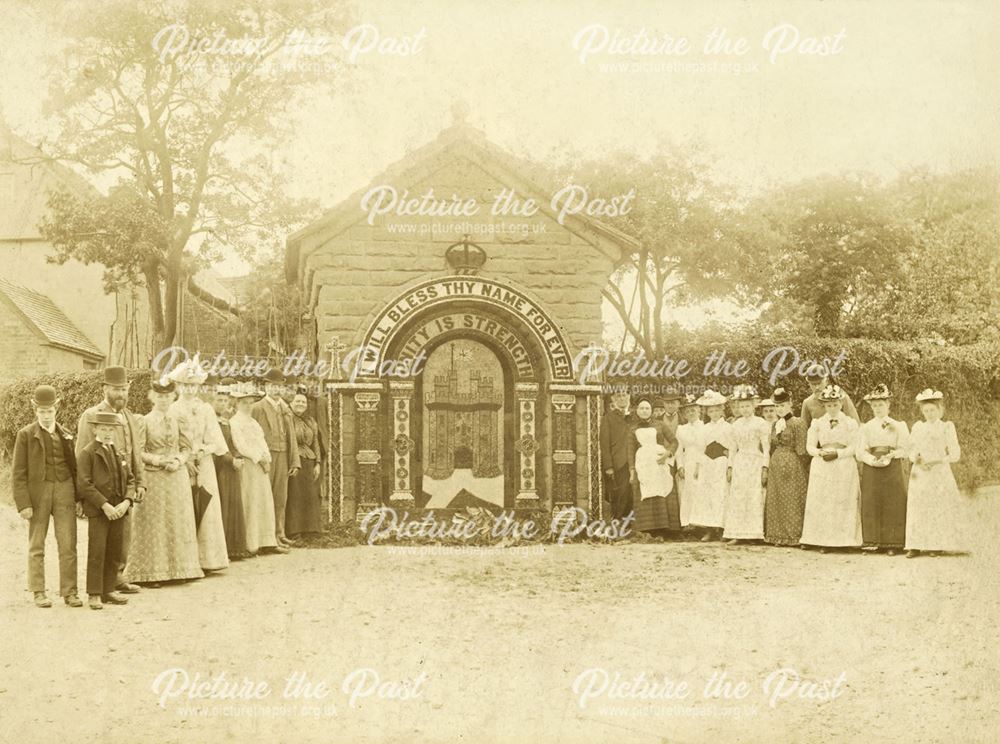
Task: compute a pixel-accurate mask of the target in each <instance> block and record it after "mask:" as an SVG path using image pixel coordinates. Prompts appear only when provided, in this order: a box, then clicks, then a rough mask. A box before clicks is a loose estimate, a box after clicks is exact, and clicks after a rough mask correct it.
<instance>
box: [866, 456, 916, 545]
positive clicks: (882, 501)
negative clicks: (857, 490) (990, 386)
mask: <svg viewBox="0 0 1000 744" xmlns="http://www.w3.org/2000/svg"><path fill="white" fill-rule="evenodd" d="M861 533H862V539H863V540H864V544H865V545H868V546H872V545H874V546H878V547H880V548H902V547H903V545H904V543H905V542H906V481H905V480H904V479H903V461H902V460H899V459H895V460H893V461H892V462H890V463H889V464H888V465H886V466H885V467H884V468H873V467H872V466H871V465H865V466H864V467H863V468H862V470H861Z"/></svg>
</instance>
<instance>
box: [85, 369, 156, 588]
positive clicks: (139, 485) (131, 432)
mask: <svg viewBox="0 0 1000 744" xmlns="http://www.w3.org/2000/svg"><path fill="white" fill-rule="evenodd" d="M127 403H128V378H127V377H126V375H125V368H124V367H107V368H106V369H105V370H104V400H102V401H101V402H100V403H98V404H97V405H96V406H91V407H90V408H88V409H87V410H86V411H84V412H83V415H82V416H80V423H79V425H78V426H77V429H76V456H77V458H79V457H80V452H81V450H83V448H84V447H86V446H87V445H88V444H90V443H91V442H92V441H94V427H93V424H92V423H91V420H92V419H93V417H94V414H97V413H113V414H115V415H116V416H117V417H118V421H119V423H120V424H121V426H119V427H116V429H115V434H114V438H115V439H114V441H115V448H116V449H117V450H118V452H119V453H120V454H122V455H124V456H125V462H126V464H127V465H128V467H129V469H130V470H131V471H132V477H133V478H135V501H136V503H137V504H138V503H140V502H141V501H142V497H143V496H144V495H145V493H146V469H145V467H144V466H143V463H142V446H143V440H144V439H145V435H144V433H143V430H142V425H143V419H142V417H141V416H136V415H135V414H133V413H132V412H131V411H130V410H128V408H126V405H127ZM123 519H124V521H123V522H122V549H121V558H120V560H119V564H120V565H119V566H118V583H117V585H116V588H117V590H118V591H120V592H122V593H124V594H137V593H138V592H139V587H138V586H136V585H135V584H127V583H125V580H124V579H123V578H122V572H123V571H124V570H125V563H126V562H127V561H128V546H129V542H130V541H131V539H132V529H131V527H132V520H131V519H130V517H129V515H127V514H126V515H125V517H124V518H123Z"/></svg>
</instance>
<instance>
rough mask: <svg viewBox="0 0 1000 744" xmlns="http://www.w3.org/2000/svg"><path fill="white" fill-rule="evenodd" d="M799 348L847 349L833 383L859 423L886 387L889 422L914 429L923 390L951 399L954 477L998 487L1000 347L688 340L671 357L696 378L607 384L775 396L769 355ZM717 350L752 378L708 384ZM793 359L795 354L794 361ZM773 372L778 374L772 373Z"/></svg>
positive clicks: (803, 387) (798, 396) (815, 353)
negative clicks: (873, 394)
mask: <svg viewBox="0 0 1000 744" xmlns="http://www.w3.org/2000/svg"><path fill="white" fill-rule="evenodd" d="M780 347H789V348H794V349H795V350H796V351H797V353H798V355H799V357H800V359H802V360H806V359H813V360H817V361H822V360H826V359H833V358H834V357H836V356H837V354H838V353H839V352H840V351H841V350H843V351H844V352H846V360H845V362H844V363H843V365H842V371H841V374H840V376H839V377H835V378H834V382H836V383H837V384H838V385H840V386H841V387H843V388H844V389H845V390H846V391H847V392H848V393H849V394H850V396H851V398H852V399H853V400H854V402H855V403H856V404H857V408H858V413H859V414H860V415H861V420H862V421H865V420H867V419H869V418H871V410H870V409H869V407H868V406H867V405H866V404H865V403H864V402H863V400H862V399H863V397H864V395H865V393H867V392H868V391H870V390H871V389H872V388H873V387H874V386H875V385H877V384H878V383H880V382H884V383H885V384H887V385H888V386H889V389H890V390H891V391H892V394H893V399H892V408H891V410H890V415H891V416H893V417H894V418H897V419H901V420H903V421H906V423H907V424H908V425H909V426H910V428H911V429H912V428H913V424H914V422H916V421H918V420H921V419H922V417H921V416H920V411H919V410H918V409H917V406H916V403H915V402H914V397H915V396H916V394H917V393H918V392H920V391H921V390H923V389H925V388H934V389H935V390H940V391H941V392H943V393H944V395H945V409H944V418H945V419H946V420H951V421H954V422H955V426H956V428H957V430H958V439H959V443H960V444H961V446H962V459H961V461H960V462H958V463H957V464H955V465H954V472H955V477H956V479H957V480H958V483H959V485H960V486H961V487H962V488H965V489H973V488H977V487H979V486H982V485H987V484H991V483H998V482H1000V345H997V344H996V343H982V344H976V345H973V346H935V345H933V344H921V343H915V342H914V343H909V342H885V341H873V340H869V339H831V338H816V337H803V338H789V337H787V336H786V337H775V336H769V335H759V336H751V337H748V336H734V337H732V338H727V339H726V340H724V341H721V340H720V341H718V342H714V343H707V344H706V343H704V342H701V343H699V342H698V340H697V338H692V339H685V340H683V341H680V342H678V343H675V344H673V345H672V346H671V348H670V351H669V353H668V356H669V357H670V358H671V359H673V360H680V359H685V360H687V361H688V362H689V364H690V366H691V368H692V371H691V372H690V374H688V375H687V376H685V377H684V378H682V379H679V380H678V379H676V378H663V377H660V378H657V379H649V378H638V377H627V376H618V377H608V378H607V381H608V382H609V383H611V384H628V385H629V386H632V387H633V388H635V387H638V386H641V385H644V384H645V385H648V384H650V383H652V384H653V386H654V389H655V388H656V387H659V388H660V389H664V388H665V387H666V386H668V385H670V384H671V383H674V384H676V385H677V386H678V387H680V388H681V389H682V391H684V392H691V393H696V394H697V393H700V392H701V391H702V390H704V389H705V388H712V389H715V390H718V391H719V392H722V393H724V394H725V393H728V392H729V391H730V390H731V389H732V387H733V385H737V384H751V385H754V386H755V387H756V388H757V390H758V391H759V392H760V393H761V397H767V396H768V395H770V393H771V391H772V389H773V387H774V386H773V385H772V384H771V381H770V379H768V375H767V374H765V372H764V370H763V361H764V359H765V357H766V356H767V355H768V354H769V353H770V352H771V350H773V349H776V348H780ZM713 351H716V352H719V351H724V352H725V355H726V357H727V358H728V359H731V360H734V361H735V360H739V359H744V360H746V362H747V363H748V366H749V372H748V373H747V374H746V375H745V376H743V377H734V376H728V377H727V376H719V377H706V376H705V375H704V374H702V372H703V371H704V364H705V361H706V359H708V357H709V354H710V353H711V352H713ZM789 357H791V354H789ZM772 369H773V367H772ZM777 386H781V387H784V388H786V389H787V390H789V391H790V392H791V393H792V396H793V397H794V400H795V410H796V413H797V412H798V408H799V406H800V405H801V402H802V400H803V399H804V398H805V397H806V396H808V395H809V385H808V383H807V382H806V380H805V378H804V377H803V376H801V375H800V374H798V373H797V372H795V373H791V374H789V375H788V376H785V377H783V378H781V379H779V380H778V381H777Z"/></svg>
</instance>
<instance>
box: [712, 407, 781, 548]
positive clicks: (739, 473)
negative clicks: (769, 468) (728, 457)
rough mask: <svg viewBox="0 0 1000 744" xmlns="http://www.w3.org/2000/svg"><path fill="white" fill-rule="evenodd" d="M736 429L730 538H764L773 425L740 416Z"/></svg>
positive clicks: (729, 503) (728, 524) (728, 515)
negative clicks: (764, 473) (765, 480)
mask: <svg viewBox="0 0 1000 744" xmlns="http://www.w3.org/2000/svg"><path fill="white" fill-rule="evenodd" d="M731 426H732V428H733V442H734V444H735V452H734V453H733V482H732V483H731V484H730V486H729V493H728V494H727V496H726V510H725V523H724V527H725V531H724V532H723V533H722V536H723V537H724V538H727V539H738V540H763V539H764V487H763V486H761V483H760V479H761V471H762V470H763V469H764V467H765V466H766V465H767V463H768V459H769V457H770V437H771V427H770V425H769V424H768V423H767V422H766V421H765V420H764V419H762V418H760V417H759V416H747V417H745V418H744V417H740V418H738V419H736V420H735V421H733V423H732V424H731Z"/></svg>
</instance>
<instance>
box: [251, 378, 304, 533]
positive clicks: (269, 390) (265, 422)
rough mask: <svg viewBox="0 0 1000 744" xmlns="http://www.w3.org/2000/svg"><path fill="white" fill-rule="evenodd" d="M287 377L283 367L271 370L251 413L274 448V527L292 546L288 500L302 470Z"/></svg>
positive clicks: (272, 486)
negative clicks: (287, 529) (292, 482)
mask: <svg viewBox="0 0 1000 744" xmlns="http://www.w3.org/2000/svg"><path fill="white" fill-rule="evenodd" d="M284 391H285V378H284V376H283V375H282V374H281V370H278V369H274V368H272V369H269V370H268V371H267V374H266V375H265V377H264V392H265V393H266V395H265V397H264V399H263V400H259V401H257V402H256V403H254V404H253V408H251V409H250V415H251V416H253V417H254V419H255V420H256V421H257V423H258V424H260V427H261V428H262V429H263V430H264V439H266V440H267V448H268V449H269V450H270V451H271V471H270V473H269V475H270V478H271V494H272V495H273V496H274V526H275V537H276V538H277V541H278V544H279V545H281V546H284V547H286V548H287V547H290V546H291V542H290V541H289V540H288V538H287V537H285V505H286V504H287V503H288V479H289V478H291V477H292V476H294V475H295V474H296V473H297V472H298V471H299V465H300V463H299V445H298V442H297V441H296V438H295V425H294V424H293V423H292V409H290V408H289V407H288V404H287V403H285V401H283V400H282V399H281V394H282V393H283V392H284Z"/></svg>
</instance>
